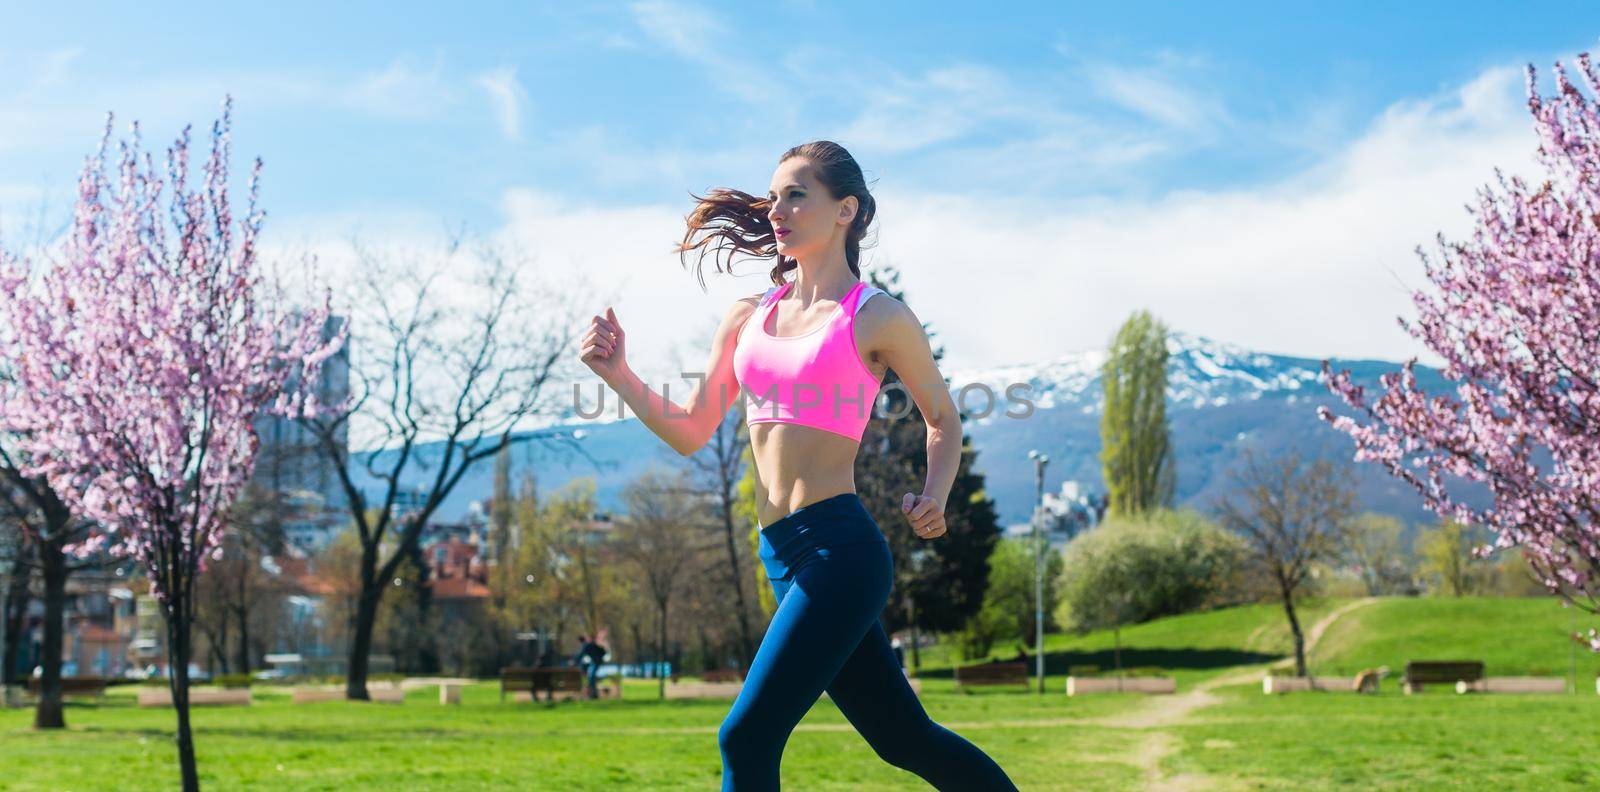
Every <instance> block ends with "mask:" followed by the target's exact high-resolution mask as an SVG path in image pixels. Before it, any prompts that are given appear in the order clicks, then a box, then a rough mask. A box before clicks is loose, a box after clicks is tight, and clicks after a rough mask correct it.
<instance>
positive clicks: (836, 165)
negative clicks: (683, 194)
mask: <svg viewBox="0 0 1600 792" xmlns="http://www.w3.org/2000/svg"><path fill="white" fill-rule="evenodd" d="M792 157H804V158H805V159H808V160H810V161H811V163H812V165H813V166H814V169H813V172H814V173H815V174H816V178H817V181H818V182H821V183H822V186H823V187H824V188H826V189H827V190H828V192H829V193H830V194H832V196H833V199H834V200H836V201H837V200H840V199H842V198H844V197H845V196H849V195H853V196H855V197H856V200H857V201H858V202H859V204H860V205H859V206H858V207H857V209H856V216H855V219H854V220H852V221H851V222H850V229H849V231H847V232H846V234H845V238H844V258H845V261H846V262H847V263H848V264H849V265H850V272H851V273H853V274H854V275H855V276H856V277H857V278H860V277H861V240H862V238H863V237H865V236H866V234H867V226H869V225H871V223H872V218H873V216H874V215H876V214H877V209H878V206H877V202H876V201H875V200H873V198H872V193H870V192H868V191H867V180H866V178H865V177H864V176H863V175H862V173H861V166H860V165H857V164H856V160H855V157H852V156H850V152H848V151H845V149H844V146H841V145H839V144H838V143H834V142H833V141H831V140H816V141H812V142H810V143H805V144H802V145H799V146H795V147H794V148H792V149H789V150H788V151H785V152H783V156H782V157H779V158H778V163H779V164H782V163H784V162H786V161H788V160H789V159H790V158H792ZM689 197H691V198H694V199H695V200H696V201H699V203H698V204H696V205H695V207H694V210H693V211H691V212H690V213H689V215H688V216H687V217H685V218H684V219H685V221H687V223H688V225H689V228H688V230H687V231H685V232H684V235H683V242H682V243H681V244H679V245H678V247H677V252H678V256H679V260H680V261H682V262H683V265H684V266H685V267H688V265H689V260H688V253H689V251H691V250H697V251H699V253H700V255H699V259H698V260H697V261H696V262H695V275H696V277H698V278H699V279H700V288H701V289H704V288H705V286H706V277H705V259H706V254H707V253H708V252H709V253H710V254H711V261H712V265H713V266H714V267H715V268H716V271H717V272H729V273H731V272H733V257H734V256H735V255H737V254H739V253H748V254H750V255H753V256H756V257H758V258H767V257H770V256H777V258H778V263H777V264H774V265H773V267H772V270H771V272H770V273H769V275H770V277H771V278H772V284H773V285H774V286H781V285H783V282H784V281H783V274H784V273H785V272H788V271H790V270H792V269H794V268H796V267H798V266H800V264H799V263H798V262H796V261H795V260H794V259H793V258H790V257H789V256H781V255H778V240H777V237H776V236H775V235H774V234H773V233H772V223H770V222H768V221H767V209H768V207H769V206H770V205H771V202H770V201H769V200H767V199H766V198H757V197H756V196H754V195H751V194H749V193H746V192H743V191H740V190H735V189H731V188H726V187H718V188H716V189H713V190H711V193H710V195H707V196H705V197H701V196H698V195H695V194H694V193H690V194H689ZM697 237H698V238H697ZM708 246H709V247H708ZM724 252H726V253H727V263H726V265H724V263H723V261H722V256H721V254H723V253H724Z"/></svg>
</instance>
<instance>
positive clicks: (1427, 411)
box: [1318, 53, 1600, 650]
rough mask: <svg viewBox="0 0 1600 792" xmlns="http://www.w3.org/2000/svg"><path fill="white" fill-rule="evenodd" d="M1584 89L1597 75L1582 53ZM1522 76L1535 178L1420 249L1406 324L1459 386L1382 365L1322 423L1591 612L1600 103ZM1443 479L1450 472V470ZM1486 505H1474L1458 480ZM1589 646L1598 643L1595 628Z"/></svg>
mask: <svg viewBox="0 0 1600 792" xmlns="http://www.w3.org/2000/svg"><path fill="white" fill-rule="evenodd" d="M1578 65H1579V67H1580V73H1581V77H1582V81H1583V82H1584V84H1585V85H1587V86H1588V89H1589V91H1590V93H1595V92H1597V90H1600V79H1597V75H1596V72H1595V70H1594V68H1593V66H1592V65H1591V63H1590V59H1589V56H1588V54H1587V53H1585V54H1582V55H1579V56H1578ZM1527 75H1528V109H1529V110H1530V111H1531V112H1532V115H1533V120H1534V128H1535V129H1536V130H1537V132H1538V137H1539V148H1538V158H1539V162H1540V163H1541V164H1542V165H1543V167H1544V169H1545V180H1544V181H1543V183H1541V184H1537V185H1535V184H1529V183H1527V182H1526V181H1524V180H1523V179H1521V178H1515V177H1512V178H1508V177H1507V176H1506V175H1505V174H1504V173H1501V172H1499V171H1498V170H1497V171H1496V177H1497V178H1496V182H1497V185H1498V186H1495V185H1488V186H1485V187H1484V188H1482V189H1480V190H1479V192H1478V200H1477V203H1476V205H1475V206H1468V207H1467V208H1468V211H1469V212H1470V213H1471V214H1472V215H1473V218H1474V230H1473V233H1472V237H1471V239H1470V240H1468V241H1463V242H1446V241H1445V239H1444V237H1443V235H1440V236H1439V237H1438V245H1439V248H1440V251H1441V253H1440V256H1439V257H1438V259H1437V260H1436V259H1433V258H1430V257H1429V256H1428V255H1427V254H1426V253H1424V252H1422V251H1421V249H1420V248H1419V250H1418V253H1419V255H1420V256H1421V257H1422V260H1423V264H1424V268H1425V270H1426V273H1427V277H1428V280H1429V281H1430V282H1431V284H1432V289H1431V290H1430V289H1423V290H1419V291H1418V292H1416V293H1415V294H1414V295H1413V302H1414V303H1415V305H1416V307H1417V311H1418V313H1419V316H1418V318H1417V320H1416V321H1415V322H1407V321H1406V320H1405V319H1403V318H1402V319H1401V320H1400V324H1401V326H1402V327H1403V328H1405V329H1406V331H1407V332H1409V333H1410V334H1411V335H1412V336H1413V337H1415V338H1417V339H1419V340H1421V341H1422V342H1423V343H1425V344H1427V346H1428V348H1429V349H1432V350H1433V351H1434V352H1435V353H1436V354H1438V355H1439V357H1440V358H1442V359H1443V361H1444V366H1443V368H1442V370H1441V373H1442V375H1443V376H1444V377H1445V379H1446V380H1447V381H1451V382H1454V383H1455V393H1454V394H1436V395H1429V394H1427V393H1425V392H1423V391H1422V390H1421V389H1420V388H1418V386H1417V378H1416V375H1415V371H1414V367H1415V364H1416V360H1415V359H1414V358H1413V359H1412V360H1411V361H1410V362H1408V363H1406V364H1405V366H1404V368H1402V369H1401V370H1400V371H1398V372H1391V373H1389V374H1385V375H1384V376H1383V377H1382V378H1381V380H1380V382H1381V385H1382V393H1381V394H1379V395H1377V396H1376V398H1369V396H1368V395H1367V393H1366V392H1365V389H1364V388H1363V387H1361V386H1359V385H1357V384H1356V383H1354V382H1353V381H1352V379H1351V376H1350V372H1349V371H1347V370H1346V371H1341V372H1339V373H1338V374H1333V373H1332V372H1331V370H1330V366H1329V365H1328V363H1327V362H1326V361H1324V363H1323V373H1324V376H1325V377H1326V379H1327V384H1328V386H1329V388H1330V389H1331V390H1332V391H1333V392H1334V393H1336V394H1338V395H1339V396H1340V397H1341V398H1342V399H1343V400H1344V401H1345V403H1346V404H1348V405H1350V406H1351V407H1353V408H1354V409H1355V410H1356V417H1354V418H1352V417H1349V416H1336V415H1334V414H1333V413H1332V412H1331V411H1330V410H1328V409H1327V408H1326V407H1322V408H1319V409H1318V414H1319V415H1320V417H1321V418H1322V419H1323V420H1325V421H1328V422H1330V423H1332V425H1333V426H1334V427H1336V428H1338V429H1339V430H1341V431H1343V432H1345V433H1346V434H1348V435H1349V436H1350V437H1351V438H1353V439H1354V441H1355V447H1356V453H1355V458H1356V459H1357V460H1371V461H1375V462H1378V463H1381V464H1382V465H1384V466H1385V467H1386V468H1387V469H1388V470H1389V472H1390V473H1392V474H1394V475H1395V476H1397V477H1399V478H1400V479H1402V480H1404V481H1405V482H1407V483H1409V484H1410V485H1411V486H1413V487H1415V488H1416V489H1417V491H1418V492H1419V493H1421V494H1422V496H1423V498H1424V499H1425V502H1426V505H1427V506H1428V508H1430V509H1432V510H1433V511H1435V512H1437V513H1438V514H1440V515H1442V516H1446V517H1450V518H1452V519H1455V520H1457V521H1460V522H1463V523H1477V524H1482V525H1485V526H1487V527H1489V528H1491V529H1492V530H1493V531H1494V533H1495V540H1494V542H1493V543H1492V545H1486V546H1483V547H1480V548H1477V550H1476V551H1475V552H1477V553H1478V554H1479V555H1480V556H1481V555H1484V554H1487V553H1489V552H1493V551H1494V550H1495V549H1497V548H1508V547H1513V546H1520V547H1522V548H1523V549H1524V551H1525V555H1526V556H1527V557H1528V558H1529V560H1530V563H1531V565H1532V567H1533V570H1534V573H1535V574H1536V576H1537V577H1538V578H1539V579H1540V580H1541V581H1542V582H1543V583H1544V585H1545V586H1546V587H1547V588H1548V589H1549V590H1550V591H1551V592H1553V593H1557V594H1560V595H1562V596H1563V597H1564V598H1565V600H1566V601H1567V602H1572V603H1576V604H1578V605H1580V606H1582V607H1584V608H1585V609H1586V610H1589V611H1590V612H1596V609H1597V606H1600V600H1597V596H1600V443H1597V442H1596V438H1600V116H1597V110H1600V106H1597V105H1596V104H1594V103H1592V102H1591V101H1590V100H1588V99H1587V98H1586V97H1585V96H1584V94H1583V93H1582V92H1581V91H1580V90H1579V89H1578V88H1577V87H1576V86H1575V85H1573V84H1572V82H1571V81H1570V80H1569V78H1568V75H1567V72H1566V69H1565V68H1563V66H1562V65H1561V64H1560V63H1559V62H1558V63H1557V64H1556V67H1555V76H1556V86H1557V92H1556V95H1555V96H1553V97H1550V98H1548V99H1547V98H1541V97H1540V96H1539V91H1538V86H1537V81H1536V79H1535V72H1534V69H1533V67H1532V66H1531V65H1530V66H1529V67H1528V71H1527ZM1447 477H1448V479H1447ZM1474 485H1479V486H1481V487H1482V488H1484V489H1486V490H1487V493H1488V495H1489V496H1491V497H1492V502H1490V505H1488V506H1487V507H1485V508H1473V507H1471V506H1469V505H1468V504H1467V503H1465V502H1464V500H1463V499H1462V497H1461V495H1462V491H1461V487H1462V486H1474ZM1588 640H1589V643H1590V646H1591V648H1593V649H1595V650H1600V636H1597V635H1596V632H1595V631H1594V630H1590V631H1589V634H1588Z"/></svg>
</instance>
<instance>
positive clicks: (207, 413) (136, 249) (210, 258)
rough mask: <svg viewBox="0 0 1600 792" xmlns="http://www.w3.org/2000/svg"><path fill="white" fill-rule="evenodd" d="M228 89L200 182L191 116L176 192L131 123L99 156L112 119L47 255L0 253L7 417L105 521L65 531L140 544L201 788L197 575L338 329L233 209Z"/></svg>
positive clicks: (303, 399) (0, 417) (177, 155)
mask: <svg viewBox="0 0 1600 792" xmlns="http://www.w3.org/2000/svg"><path fill="white" fill-rule="evenodd" d="M231 111H232V100H231V99H228V100H225V101H224V103H223V112H222V117H221V119H220V120H218V121H217V122H215V123H214V124H213V125H212V128H211V143H212V146H211V155H210V157H209V158H208V159H207V160H206V162H205V164H204V166H203V174H204V177H203V180H202V183H201V184H199V185H197V186H196V187H195V188H191V187H190V186H189V182H188V179H189V129H188V128H187V127H186V128H185V129H184V131H183V134H182V135H181V136H180V137H179V138H178V139H177V140H176V141H175V142H174V143H173V145H172V146H171V147H170V148H168V149H167V152H166V161H165V166H166V167H165V173H166V178H167V181H168V182H170V186H171V188H172V194H171V202H170V204H169V205H168V206H166V207H163V206H162V198H163V195H164V193H165V187H166V186H168V185H167V182H164V181H163V179H162V178H161V175H160V174H159V173H158V172H157V170H156V168H155V167H154V165H153V163H152V161H151V157H150V156H149V154H146V153H144V152H142V151H141V150H140V141H139V128H138V125H137V124H134V125H133V135H132V141H131V142H129V141H123V142H121V143H120V145H119V153H120V156H119V157H118V158H117V162H116V163H115V164H116V179H115V181H114V182H113V180H112V178H111V176H110V175H109V174H108V173H107V168H106V142H107V140H109V138H110V136H111V119H110V118H109V117H108V118H107V121H106V131H105V135H104V136H103V137H102V139H101V144H100V148H99V150H98V151H97V153H96V154H95V155H94V156H92V157H90V158H89V159H88V161H87V162H86V163H85V166H84V170H83V175H82V178H81V179H80V181H79V185H78V200H77V204H76V207H75V215H74V222H73V224H72V227H71V230H70V231H69V232H68V234H67V237H66V239H65V241H64V242H63V243H62V244H61V245H60V247H59V249H52V251H51V253H50V255H49V258H50V259H51V261H50V265H49V266H47V267H37V268H36V267H33V266H30V264H29V262H28V261H26V260H21V259H9V260H7V261H5V262H4V263H3V265H0V300H4V303H3V310H4V311H5V312H6V314H7V320H8V321H7V325H8V330H9V332H8V334H7V338H6V340H7V342H8V344H7V346H6V348H5V354H6V356H7V359H8V365H9V367H10V369H11V373H12V379H11V381H10V382H9V383H7V385H6V392H5V393H4V394H3V395H4V398H3V399H0V402H3V403H0V428H3V429H5V430H6V431H9V432H11V433H13V434H14V435H15V436H16V437H18V438H20V444H21V446H22V447H23V449H24V451H25V452H26V454H25V456H26V459H27V460H28V466H27V469H26V470H24V471H23V472H24V474H25V475H29V476H42V477H44V478H45V479H46V480H47V481H48V482H49V483H50V485H51V487H52V488H53V490H54V491H55V492H57V493H58V494H60V495H61V496H62V497H63V499H65V500H66V501H67V502H68V503H67V505H68V506H69V507H70V508H72V509H73V511H74V512H76V513H78V514H81V515H83V516H84V517H85V518H88V519H92V520H95V521H96V522H98V523H100V524H101V525H103V526H104V527H105V531H103V532H99V533H96V534H94V535H92V536H91V537H90V538H89V539H88V540H87V541H85V542H82V543H80V544H79V545H77V546H76V547H74V548H72V549H73V550H74V551H76V552H77V553H79V554H85V553H91V552H94V551H96V550H98V549H100V547H101V546H106V547H108V548H109V549H113V550H114V551H116V552H118V553H120V554H124V555H131V556H132V557H134V558H136V559H137V560H138V561H139V562H140V563H141V564H142V565H143V567H144V569H145V570H146V573H147V576H148V578H149V580H150V584H151V592H152V594H153V596H154V597H155V598H156V600H157V602H159V604H160V608H161V612H162V615H163V616H164V618H165V621H166V625H167V653H168V667H169V669H170V673H169V687H170V689H171V691H172V699H173V704H174V705H175V708H176V711H177V716H178V717H177V720H178V728H177V736H176V738H177V744H178V757H179V765H180V769H181V771H182V777H183V787H184V789H185V790H193V789H198V788H199V781H198V777H197V775H196V772H195V761H194V744H193V739H192V736H191V732H190V727H189V697H188V681H189V679H188V667H189V656H190V651H191V646H190V625H191V621H192V617H193V606H194V603H193V599H192V597H193V590H194V588H193V587H194V582H195V579H196V577H198V576H199V575H200V574H201V573H202V571H203V570H204V568H205V563H206V559H207V558H208V557H214V556H215V554H217V553H220V549H219V548H220V545H219V544H218V538H219V533H220V530H221V528H222V526H223V517H224V516H225V512H226V510H227V508H228V506H229V504H230V503H231V502H232V501H233V499H234V497H235V495H236V494H237V493H238V492H239V490H240V489H241V487H242V486H243V485H244V483H245V481H246V480H247V478H248V477H249V475H250V472H251V469H252V466H253V465H254V461H255V454H256V449H257V447H258V445H259V442H258V440H257V438H256V436H255V434H254V432H253V430H252V428H251V424H252V420H253V419H255V418H256V417H257V416H258V415H259V414H261V413H262V411H263V410H269V411H272V412H275V413H278V414H282V415H290V416H295V417H304V416H308V415H313V414H317V413H319V412H320V411H321V410H322V409H325V408H324V407H323V406H321V405H318V404H316V402H315V398H314V396H313V395H312V393H313V392H312V390H311V389H310V388H309V387H303V386H302V385H300V384H299V383H312V382H315V380H316V377H315V376H314V375H315V373H316V371H317V369H318V367H319V366H320V365H321V363H322V361H323V360H324V359H326V358H327V357H328V356H329V355H331V354H333V353H334V352H335V351H337V349H338V348H339V346H340V345H341V344H342V343H343V340H344V339H343V334H342V333H341V334H339V335H338V336H337V337H335V338H334V339H333V340H331V341H324V340H323V338H322V333H321V331H322V327H323V323H324V321H325V319H326V317H327V314H328V309H329V307H328V299H329V297H328V296H326V295H325V296H324V298H323V304H322V306H321V307H320V308H315V309H309V310H304V311H293V310H285V311H280V310H279V307H278V304H279V303H280V301H281V295H280V294H279V293H278V292H276V291H272V290H269V289H268V288H267V284H266V283H265V282H264V280H263V277H262V274H261V272H260V271H259V269H258V266H257V246H256V240H257V236H258V233H259V231H260V227H261V222H262V220H263V218H264V214H263V213H262V212H260V211H258V210H257V209H256V199H257V196H258V184H259V177H260V172H261V161H260V160H259V159H258V160H256V162H255V167H254V169H253V170H252V172H251V176H250V183H249V204H248V207H247V211H246V213H245V215H244V216H243V217H242V218H238V219H237V220H236V218H235V217H234V214H233V209H232V207H231V205H230V202H229V198H228V192H229V186H228V156H229V149H230V145H229V129H230V119H231Z"/></svg>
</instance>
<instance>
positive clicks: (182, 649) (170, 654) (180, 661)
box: [162, 592, 200, 792]
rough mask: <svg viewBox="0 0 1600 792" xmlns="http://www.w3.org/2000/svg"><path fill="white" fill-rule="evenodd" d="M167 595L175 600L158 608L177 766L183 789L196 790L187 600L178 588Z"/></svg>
mask: <svg viewBox="0 0 1600 792" xmlns="http://www.w3.org/2000/svg"><path fill="white" fill-rule="evenodd" d="M168 596H169V597H171V598H172V599H173V600H175V601H174V602H173V604H172V606H169V607H166V608H162V613H163V615H165V616H166V621H167V668H168V672H167V684H168V687H169V689H170V690H171V691H172V706H173V709H175V710H177V712H178V734H177V738H176V739H177V743H178V768H179V770H180V772H182V774H183V790H184V792H199V790H200V776H199V773H198V772H196V769H195V763H194V734H193V732H192V731H190V728H189V604H188V603H187V602H185V601H184V600H185V599H186V598H185V597H184V596H183V594H182V593H181V592H177V593H172V594H169V595H168Z"/></svg>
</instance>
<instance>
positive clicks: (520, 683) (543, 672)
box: [500, 666, 588, 702]
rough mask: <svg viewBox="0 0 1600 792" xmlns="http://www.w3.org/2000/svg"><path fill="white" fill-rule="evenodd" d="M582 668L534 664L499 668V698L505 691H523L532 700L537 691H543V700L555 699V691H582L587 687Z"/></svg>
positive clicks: (536, 697) (535, 696)
mask: <svg viewBox="0 0 1600 792" xmlns="http://www.w3.org/2000/svg"><path fill="white" fill-rule="evenodd" d="M587 685H588V683H587V680H586V679H585V678H584V675H583V669H581V668H578V667H577V666H536V667H533V668H517V667H507V668H502V669H500V700H501V701H502V702H503V701H505V700H506V693H508V692H511V693H517V692H525V693H528V694H529V696H530V698H531V699H532V700H534V701H537V700H538V699H539V691H541V690H542V691H544V692H545V701H555V694H556V693H557V692H563V693H582V692H583V691H584V689H585V688H586V687H587Z"/></svg>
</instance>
